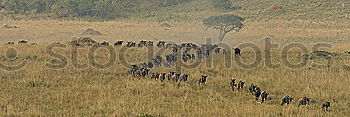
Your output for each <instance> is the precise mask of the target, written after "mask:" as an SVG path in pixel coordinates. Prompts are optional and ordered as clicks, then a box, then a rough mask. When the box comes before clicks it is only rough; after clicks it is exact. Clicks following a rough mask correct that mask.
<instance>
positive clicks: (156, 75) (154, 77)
mask: <svg viewBox="0 0 350 117" xmlns="http://www.w3.org/2000/svg"><path fill="white" fill-rule="evenodd" d="M159 76H160V74H159V73H158V72H156V73H153V74H152V76H151V79H154V80H158V78H159Z"/></svg>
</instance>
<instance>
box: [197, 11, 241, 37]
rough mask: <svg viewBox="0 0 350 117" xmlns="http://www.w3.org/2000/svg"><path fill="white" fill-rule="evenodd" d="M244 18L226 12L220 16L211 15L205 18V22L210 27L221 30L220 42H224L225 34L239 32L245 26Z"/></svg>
mask: <svg viewBox="0 0 350 117" xmlns="http://www.w3.org/2000/svg"><path fill="white" fill-rule="evenodd" d="M243 21H244V18H242V17H240V16H237V15H232V14H225V15H219V16H211V17H208V18H206V19H204V20H203V24H204V25H205V26H206V27H208V28H213V29H215V30H218V31H219V37H218V40H219V42H223V40H224V38H225V35H226V34H227V33H229V32H231V31H236V32H238V31H239V30H241V29H242V28H243V27H244V24H243V23H242V22H243Z"/></svg>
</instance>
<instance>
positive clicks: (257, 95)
mask: <svg viewBox="0 0 350 117" xmlns="http://www.w3.org/2000/svg"><path fill="white" fill-rule="evenodd" d="M260 95H261V89H260V88H259V87H256V88H255V92H254V96H255V100H259V97H260Z"/></svg>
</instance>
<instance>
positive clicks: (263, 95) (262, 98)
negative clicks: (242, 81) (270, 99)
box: [261, 91, 269, 103]
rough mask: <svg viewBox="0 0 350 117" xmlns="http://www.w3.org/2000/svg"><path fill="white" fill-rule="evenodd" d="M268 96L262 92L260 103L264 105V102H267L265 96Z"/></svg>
mask: <svg viewBox="0 0 350 117" xmlns="http://www.w3.org/2000/svg"><path fill="white" fill-rule="evenodd" d="M268 95H269V93H268V92H266V91H263V92H262V93H261V103H264V101H266V100H267V96H268Z"/></svg>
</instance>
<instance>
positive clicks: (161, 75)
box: [159, 73, 166, 82]
mask: <svg viewBox="0 0 350 117" xmlns="http://www.w3.org/2000/svg"><path fill="white" fill-rule="evenodd" d="M165 75H166V73H161V74H160V75H159V79H160V81H161V82H163V81H164V80H165Z"/></svg>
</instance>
